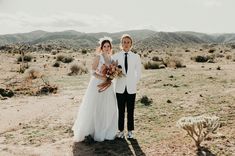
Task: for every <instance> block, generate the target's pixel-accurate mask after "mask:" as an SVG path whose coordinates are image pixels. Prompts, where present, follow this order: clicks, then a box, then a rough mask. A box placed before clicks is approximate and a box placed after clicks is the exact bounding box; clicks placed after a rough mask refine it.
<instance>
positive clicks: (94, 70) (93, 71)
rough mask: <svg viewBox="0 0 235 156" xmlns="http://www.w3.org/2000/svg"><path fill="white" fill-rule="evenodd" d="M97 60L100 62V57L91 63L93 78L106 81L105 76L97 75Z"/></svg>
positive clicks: (96, 57)
mask: <svg viewBox="0 0 235 156" xmlns="http://www.w3.org/2000/svg"><path fill="white" fill-rule="evenodd" d="M99 60H100V56H95V58H94V60H93V62H92V67H91V72H92V75H93V76H94V77H96V78H97V79H100V80H104V81H105V80H106V79H107V78H106V77H105V76H102V75H100V74H99V73H97V72H96V71H97V67H98V65H99Z"/></svg>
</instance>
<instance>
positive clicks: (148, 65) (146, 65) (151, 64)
mask: <svg viewBox="0 0 235 156" xmlns="http://www.w3.org/2000/svg"><path fill="white" fill-rule="evenodd" d="M144 69H159V64H158V63H156V62H150V61H148V62H147V63H144Z"/></svg>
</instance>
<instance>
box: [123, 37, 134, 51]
mask: <svg viewBox="0 0 235 156" xmlns="http://www.w3.org/2000/svg"><path fill="white" fill-rule="evenodd" d="M124 38H129V39H130V40H131V48H132V45H133V39H132V38H131V36H130V35H129V34H123V35H122V37H121V40H120V48H121V49H122V41H123V39H124Z"/></svg>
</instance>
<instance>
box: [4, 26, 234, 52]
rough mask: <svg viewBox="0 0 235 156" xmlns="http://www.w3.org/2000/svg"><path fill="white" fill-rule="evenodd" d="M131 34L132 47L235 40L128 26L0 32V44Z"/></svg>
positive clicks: (93, 40) (91, 42)
mask: <svg viewBox="0 0 235 156" xmlns="http://www.w3.org/2000/svg"><path fill="white" fill-rule="evenodd" d="M125 33H127V34H130V35H131V36H132V37H133V38H134V40H135V47H137V48H141V47H150V48H158V47H162V46H173V45H183V44H207V43H235V34H204V33H197V32H189V31H185V32H156V31H152V30H129V31H122V32H117V33H107V32H99V33H82V32H77V31H74V30H68V31H62V32H46V31H42V30H37V31H32V32H29V33H21V34H9V35H0V45H6V44H13V43H19V42H26V43H30V44H33V45H34V44H60V45H61V44H64V45H66V46H69V47H74V48H86V47H87V48H94V47H95V46H97V44H98V43H97V42H98V40H99V38H101V37H104V36H109V37H111V38H112V39H113V44H114V45H118V44H119V43H120V37H121V35H122V34H125Z"/></svg>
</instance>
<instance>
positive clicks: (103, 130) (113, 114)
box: [72, 55, 118, 142]
mask: <svg viewBox="0 0 235 156" xmlns="http://www.w3.org/2000/svg"><path fill="white" fill-rule="evenodd" d="M103 64H105V60H104V58H103V55H100V59H99V64H98V67H97V69H98V71H100V69H101V66H102V65H103ZM102 82H103V80H100V79H98V78H96V77H94V76H91V79H90V82H89V84H88V87H87V90H86V93H85V95H84V97H83V99H82V103H81V105H80V107H79V111H78V115H77V118H76V121H75V123H74V125H73V127H72V130H73V132H74V141H75V142H80V141H83V140H84V139H85V137H86V136H88V135H91V136H92V137H93V138H94V140H95V141H99V142H100V141H104V140H113V139H114V138H115V135H116V133H117V130H118V108H117V101H116V95H115V92H114V88H113V84H111V86H110V87H109V88H107V89H106V90H105V91H103V92H98V87H97V85H98V84H100V83H102Z"/></svg>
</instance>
